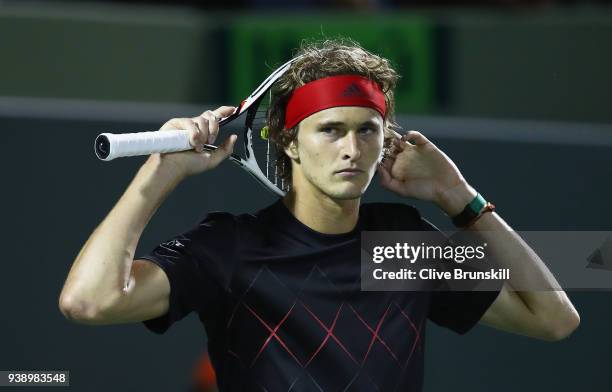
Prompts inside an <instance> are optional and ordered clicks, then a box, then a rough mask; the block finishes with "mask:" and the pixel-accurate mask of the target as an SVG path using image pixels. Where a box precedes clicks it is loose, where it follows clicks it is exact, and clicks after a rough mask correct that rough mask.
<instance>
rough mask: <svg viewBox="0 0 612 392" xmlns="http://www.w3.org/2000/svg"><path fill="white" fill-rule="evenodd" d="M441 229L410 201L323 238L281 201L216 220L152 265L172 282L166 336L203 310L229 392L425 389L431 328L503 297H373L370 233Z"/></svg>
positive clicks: (154, 257)
mask: <svg viewBox="0 0 612 392" xmlns="http://www.w3.org/2000/svg"><path fill="white" fill-rule="evenodd" d="M364 230H368V231H376V230H389V231H390V230H397V231H400V230H406V231H409V230H412V231H415V230H416V231H426V230H436V228H435V227H434V226H433V225H431V224H430V223H429V222H427V221H426V220H425V219H423V218H421V216H420V214H419V212H418V211H417V210H416V209H415V208H414V207H411V206H407V205H403V204H389V203H372V204H363V205H362V206H361V207H360V211H359V220H358V223H357V226H356V227H355V228H354V230H352V231H351V232H349V233H345V234H333V235H329V234H322V233H319V232H316V231H314V230H312V229H310V228H309V227H307V226H306V225H304V224H302V223H301V222H300V221H298V220H297V219H296V218H295V217H294V216H293V215H292V214H291V212H290V211H289V210H288V209H287V208H286V207H285V206H284V204H283V203H282V201H281V200H279V201H277V202H276V203H274V204H273V205H271V206H269V207H267V208H265V209H263V210H261V211H259V212H257V213H255V214H244V215H237V216H236V215H232V214H228V213H223V212H214V213H210V214H209V215H208V216H207V217H206V218H205V219H204V220H203V221H201V222H200V223H199V224H198V225H197V226H196V227H195V228H193V229H192V230H190V231H188V232H186V233H184V234H182V235H179V236H177V237H175V238H173V239H171V240H170V241H167V242H165V243H163V244H160V245H159V246H158V247H157V248H155V249H154V250H153V251H152V252H151V253H150V254H148V255H146V256H143V257H141V258H144V259H148V260H150V261H153V262H155V263H156V264H157V265H159V266H160V267H161V268H162V269H163V270H164V271H165V272H166V274H167V275H168V279H169V281H170V287H171V292H170V308H169V311H168V313H167V314H166V315H163V316H161V317H159V318H156V319H152V320H147V321H145V322H144V324H145V325H146V326H147V327H148V328H149V329H151V330H152V331H154V332H157V333H163V332H165V331H166V330H167V329H168V327H169V326H170V325H171V324H173V323H174V322H176V321H178V320H180V319H182V318H183V317H185V316H186V315H187V314H189V313H190V312H192V311H195V312H197V313H198V314H199V317H200V320H201V321H202V323H203V325H204V327H205V329H206V332H207V335H208V350H209V354H210V357H211V360H212V363H213V365H214V368H215V370H216V374H217V381H218V385H219V389H220V391H223V392H225V391H268V392H276V391H282V392H285V391H288V390H291V391H318V390H323V391H373V390H378V391H395V390H401V391H420V390H421V388H422V382H423V353H424V347H423V345H424V342H425V326H426V319H430V320H432V321H434V322H435V323H436V324H439V325H442V326H445V327H448V328H450V329H452V330H454V331H456V332H458V333H465V332H467V331H468V330H469V329H470V328H471V327H472V326H473V325H474V324H476V323H477V322H478V320H479V319H480V318H481V316H482V315H483V314H484V312H485V311H486V309H487V308H488V307H489V305H490V304H491V303H492V302H493V300H494V299H495V298H496V296H497V294H498V293H497V292H463V293H458V292H448V291H446V292H443V291H436V292H367V291H361V289H360V288H361V287H360V272H361V265H360V232H361V231H364Z"/></svg>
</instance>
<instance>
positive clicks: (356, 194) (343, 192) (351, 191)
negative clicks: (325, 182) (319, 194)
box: [325, 185, 365, 200]
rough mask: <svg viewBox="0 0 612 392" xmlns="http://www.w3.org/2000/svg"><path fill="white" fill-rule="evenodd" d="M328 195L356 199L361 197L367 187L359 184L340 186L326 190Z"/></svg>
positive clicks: (342, 198)
mask: <svg viewBox="0 0 612 392" xmlns="http://www.w3.org/2000/svg"><path fill="white" fill-rule="evenodd" d="M325 193H327V195H328V196H329V197H331V198H333V199H336V200H354V199H359V198H360V197H361V196H363V194H364V193H365V188H363V187H358V186H354V185H353V186H350V187H338V188H336V189H330V190H329V192H325Z"/></svg>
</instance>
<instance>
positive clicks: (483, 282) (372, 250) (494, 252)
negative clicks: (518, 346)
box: [361, 231, 612, 291]
mask: <svg viewBox="0 0 612 392" xmlns="http://www.w3.org/2000/svg"><path fill="white" fill-rule="evenodd" d="M517 235H518V236H520V237H521V239H522V240H524V241H525V242H527V244H528V245H529V246H530V247H531V248H532V249H533V250H534V251H535V252H536V254H537V255H538V256H539V257H540V258H541V259H542V260H543V261H544V262H545V263H546V265H547V266H548V268H549V269H550V270H551V272H552V273H553V274H554V276H555V277H556V278H557V281H558V282H559V286H558V287H550V286H548V285H546V284H545V283H546V282H545V281H543V280H541V279H534V278H533V277H530V276H527V275H525V273H524V271H523V269H522V268H521V264H522V263H524V261H523V260H522V259H524V258H525V256H524V255H521V254H508V253H504V252H508V250H505V249H504V247H503V245H502V246H499V245H498V246H490V242H493V243H496V244H503V243H505V242H507V241H508V240H509V239H511V238H510V237H512V236H517ZM515 238H516V237H515ZM492 240H493V241H492ZM511 279H512V286H513V288H514V289H516V290H532V291H543V290H560V289H603V290H609V289H612V233H611V232H602V231H597V232H596V231H582V232H560V231H524V232H485V233H482V232H468V231H459V232H454V233H444V232H434V231H426V232H417V231H406V232H398V231H391V232H363V233H362V237H361V286H362V290H366V291H399V290H401V291H422V290H446V291H448V290H451V291H474V290H476V291H487V290H498V289H499V288H500V287H501V285H503V283H504V282H506V281H510V280H511Z"/></svg>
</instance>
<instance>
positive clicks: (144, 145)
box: [94, 130, 193, 161]
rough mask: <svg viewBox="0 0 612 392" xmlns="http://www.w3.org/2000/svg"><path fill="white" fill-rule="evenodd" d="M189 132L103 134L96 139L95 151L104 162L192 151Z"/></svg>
mask: <svg viewBox="0 0 612 392" xmlns="http://www.w3.org/2000/svg"><path fill="white" fill-rule="evenodd" d="M191 149H193V147H192V146H191V144H189V131H187V130H178V131H156V132H137V133H122V134H113V133H102V134H100V135H98V137H96V141H95V143H94V150H95V152H96V156H97V157H98V158H99V159H101V160H103V161H110V160H112V159H115V158H120V157H131V156H135V155H150V154H155V153H165V152H175V151H186V150H191Z"/></svg>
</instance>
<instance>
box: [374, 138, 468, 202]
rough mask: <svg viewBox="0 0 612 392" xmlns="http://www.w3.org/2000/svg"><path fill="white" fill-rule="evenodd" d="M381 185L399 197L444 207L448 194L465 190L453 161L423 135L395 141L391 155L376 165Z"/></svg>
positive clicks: (464, 184) (463, 181) (465, 185)
mask: <svg viewBox="0 0 612 392" xmlns="http://www.w3.org/2000/svg"><path fill="white" fill-rule="evenodd" d="M378 172H379V173H380V175H381V181H380V183H381V185H382V186H383V187H385V188H387V189H389V190H391V191H393V192H395V193H397V194H399V195H402V196H405V197H413V198H416V199H420V200H426V201H432V202H434V203H436V204H437V205H438V206H440V207H442V208H443V209H445V210H446V209H447V208H445V204H446V199H447V196H448V195H449V193H450V192H454V190H457V189H460V188H461V189H462V188H463V187H468V185H467V183H466V181H465V179H464V178H463V176H462V175H461V172H460V171H459V169H458V168H457V166H456V165H455V164H454V163H453V161H452V160H451V159H450V158H449V157H448V156H447V155H446V154H445V153H444V152H442V151H441V150H440V149H439V148H438V147H436V146H435V145H434V144H433V143H432V142H430V141H429V140H428V139H427V138H426V137H425V136H423V134H421V133H420V132H417V131H409V132H408V133H406V134H405V135H404V136H402V137H401V139H399V138H395V139H393V141H392V145H391V147H390V156H389V157H388V158H385V159H384V160H383V162H382V163H381V164H380V165H379V166H378Z"/></svg>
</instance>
